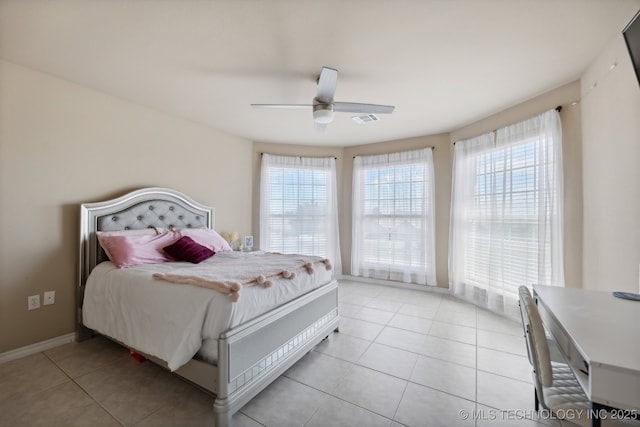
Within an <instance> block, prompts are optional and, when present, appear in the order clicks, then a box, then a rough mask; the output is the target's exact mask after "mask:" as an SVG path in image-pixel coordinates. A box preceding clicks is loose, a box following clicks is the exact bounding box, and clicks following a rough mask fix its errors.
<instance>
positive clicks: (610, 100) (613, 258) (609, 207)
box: [582, 16, 640, 292]
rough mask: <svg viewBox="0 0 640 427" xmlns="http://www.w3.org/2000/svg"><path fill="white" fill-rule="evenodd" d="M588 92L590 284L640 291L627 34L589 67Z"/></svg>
mask: <svg viewBox="0 0 640 427" xmlns="http://www.w3.org/2000/svg"><path fill="white" fill-rule="evenodd" d="M629 19H631V16H629ZM612 64H618V65H617V67H616V68H614V69H613V70H610V69H609V67H610V66H611V65H612ZM594 83H597V86H596V87H594V88H591V86H592V85H593V84H594ZM582 93H583V97H582V135H583V138H582V145H583V147H582V150H583V165H584V166H583V168H584V177H583V181H584V274H583V276H584V287H585V288H589V289H600V290H606V291H615V290H620V291H628V292H639V289H638V281H639V278H638V263H640V85H639V84H638V81H637V80H636V77H635V75H634V73H633V68H632V66H631V61H630V59H629V54H628V53H627V50H626V46H625V44H624V40H623V38H622V36H621V35H618V36H616V37H615V39H614V40H612V41H611V43H610V44H609V45H608V46H607V47H606V48H605V49H604V51H603V52H602V53H601V54H600V55H599V56H598V57H597V58H595V60H594V61H593V63H592V64H591V66H590V67H589V68H588V69H587V71H586V72H585V74H584V75H583V77H582Z"/></svg>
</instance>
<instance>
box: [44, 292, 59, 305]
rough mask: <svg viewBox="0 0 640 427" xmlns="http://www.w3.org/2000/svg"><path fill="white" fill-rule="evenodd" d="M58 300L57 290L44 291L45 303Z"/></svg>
mask: <svg viewBox="0 0 640 427" xmlns="http://www.w3.org/2000/svg"><path fill="white" fill-rule="evenodd" d="M55 302H56V291H47V292H45V293H44V301H43V304H44V305H50V304H54V303H55Z"/></svg>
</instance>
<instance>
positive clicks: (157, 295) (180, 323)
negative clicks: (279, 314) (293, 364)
mask: <svg viewBox="0 0 640 427" xmlns="http://www.w3.org/2000/svg"><path fill="white" fill-rule="evenodd" d="M259 254H260V253H259V252H253V253H241V252H221V253H218V254H216V255H215V256H214V257H212V258H210V259H209V260H206V261H204V262H203V263H201V264H199V267H198V268H201V266H203V265H206V264H215V263H232V262H234V260H240V261H241V262H246V260H247V257H252V256H254V257H258V256H259ZM189 268H193V264H189V263H182V262H171V263H163V264H152V265H139V266H135V267H129V268H126V269H119V268H117V267H115V265H114V264H112V263H110V262H104V263H101V264H100V265H98V266H96V268H94V270H93V272H92V273H91V275H90V276H89V279H88V280H87V285H86V288H85V295H84V302H83V307H82V317H83V323H84V325H85V326H87V327H88V328H91V329H93V330H95V331H97V332H99V333H101V334H103V335H107V336H109V337H111V338H114V339H116V340H118V341H120V342H122V343H124V344H125V345H128V346H130V347H132V348H134V349H137V350H139V351H141V352H144V353H147V354H150V355H152V356H156V357H158V358H160V359H162V360H164V361H165V362H167V364H168V367H169V369H171V370H172V371H173V370H176V369H178V368H179V367H180V366H182V365H184V364H185V363H187V362H188V361H189V360H190V359H191V358H192V357H193V356H194V355H195V354H196V353H197V352H198V350H200V349H201V347H202V350H203V353H202V354H201V356H202V357H203V358H204V359H206V360H208V361H212V360H214V359H215V357H216V355H215V354H214V353H215V349H216V346H215V340H216V339H217V338H218V336H219V335H220V333H222V332H224V331H225V330H227V329H230V328H232V327H235V326H238V325H240V324H242V323H243V322H245V321H247V320H250V319H252V318H254V317H256V316H258V315H260V314H262V313H265V312H267V311H269V310H270V309H272V308H274V307H277V306H278V305H281V304H283V303H284V302H286V301H289V300H291V299H294V298H295V297H297V296H299V295H302V294H304V293H306V292H308V291H309V290H311V289H314V288H316V287H318V286H320V285H322V284H324V283H327V282H329V281H330V279H331V271H328V270H326V269H325V268H315V269H314V272H313V273H312V274H307V273H304V274H298V275H297V276H296V278H295V279H293V280H292V279H275V280H274V281H273V286H271V287H270V288H264V287H263V286H259V285H258V286H247V287H244V288H243V289H242V291H241V292H242V297H241V298H240V300H239V301H238V302H235V303H233V302H231V300H230V298H229V296H228V295H226V294H222V293H220V292H218V291H215V290H212V289H207V288H202V287H198V286H191V285H181V284H174V283H170V282H166V281H162V280H154V279H153V278H152V275H153V274H154V273H163V274H166V273H169V272H171V273H176V271H181V270H183V269H184V271H185V274H189V273H188V269H189ZM203 343H205V344H207V345H204V346H203Z"/></svg>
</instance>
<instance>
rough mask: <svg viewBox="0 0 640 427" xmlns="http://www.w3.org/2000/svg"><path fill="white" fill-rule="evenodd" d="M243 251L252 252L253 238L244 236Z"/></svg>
mask: <svg viewBox="0 0 640 427" xmlns="http://www.w3.org/2000/svg"><path fill="white" fill-rule="evenodd" d="M244 250H245V251H252V250H253V236H244Z"/></svg>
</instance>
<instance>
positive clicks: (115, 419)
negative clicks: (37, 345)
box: [42, 351, 126, 426]
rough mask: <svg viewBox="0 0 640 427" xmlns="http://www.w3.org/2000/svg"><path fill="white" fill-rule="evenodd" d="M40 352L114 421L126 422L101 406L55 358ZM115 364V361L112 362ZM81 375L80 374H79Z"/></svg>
mask: <svg viewBox="0 0 640 427" xmlns="http://www.w3.org/2000/svg"><path fill="white" fill-rule="evenodd" d="M42 354H43V355H44V356H45V357H46V358H47V359H49V360H50V361H51V363H53V365H54V366H55V367H56V368H58V369H60V370H61V371H62V372H63V373H64V374H65V375H66V376H67V378H69V379H70V380H71V382H72V383H74V384H75V385H76V386H77V387H78V388H79V389H80V390H82V392H83V393H84V394H86V395H87V396H88V397H89V398H90V399H91V400H92V401H94V402H95V403H96V405H98V406H99V407H100V408H101V409H102V410H103V411H105V412H106V413H107V414H108V415H109V416H110V417H111V418H112V419H113V420H114V421H115V422H117V423H118V424H120V425H121V426H125V425H126V424H124V423H123V422H122V421H121V420H120V419H119V418H118V417H116V416H115V415H114V414H112V413H111V411H109V410H108V409H107V408H105V407H104V406H102V404H101V403H100V402H99V401H98V400H97V399H96V398H95V397H94V396H93V395H92V394H91V393H89V392H88V391H87V390H85V388H84V387H82V385H81V384H80V383H78V382H77V381H76V380H75V378H73V377H72V376H71V375H69V374H68V373H67V371H65V370H64V369H63V368H62V367H61V366H60V365H58V364H57V363H56V361H55V360H53V359H52V358H51V357H49V355H48V354H46V353H45V352H44V351H43V352H42ZM114 364H115V362H114ZM81 376H82V375H81ZM87 406H89V404H87Z"/></svg>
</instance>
